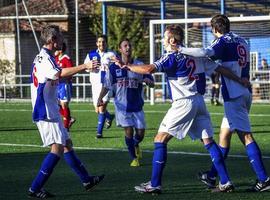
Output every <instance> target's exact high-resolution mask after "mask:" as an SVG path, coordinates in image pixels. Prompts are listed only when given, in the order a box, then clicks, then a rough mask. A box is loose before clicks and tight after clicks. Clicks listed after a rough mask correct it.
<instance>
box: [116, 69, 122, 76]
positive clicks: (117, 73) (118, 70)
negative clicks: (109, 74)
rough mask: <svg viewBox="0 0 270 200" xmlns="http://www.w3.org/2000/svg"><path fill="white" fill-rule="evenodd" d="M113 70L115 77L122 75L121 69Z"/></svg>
mask: <svg viewBox="0 0 270 200" xmlns="http://www.w3.org/2000/svg"><path fill="white" fill-rule="evenodd" d="M115 72H116V77H120V76H122V70H121V69H117V70H115Z"/></svg>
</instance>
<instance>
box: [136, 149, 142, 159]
mask: <svg viewBox="0 0 270 200" xmlns="http://www.w3.org/2000/svg"><path fill="white" fill-rule="evenodd" d="M135 155H136V157H137V158H139V159H141V158H142V151H141V149H140V147H139V146H135Z"/></svg>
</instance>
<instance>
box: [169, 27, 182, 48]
mask: <svg viewBox="0 0 270 200" xmlns="http://www.w3.org/2000/svg"><path fill="white" fill-rule="evenodd" d="M165 31H168V32H169V33H170V35H171V37H173V38H174V39H175V40H176V43H177V44H182V43H183V40H184V31H183V29H182V27H181V26H179V25H168V26H166V29H165Z"/></svg>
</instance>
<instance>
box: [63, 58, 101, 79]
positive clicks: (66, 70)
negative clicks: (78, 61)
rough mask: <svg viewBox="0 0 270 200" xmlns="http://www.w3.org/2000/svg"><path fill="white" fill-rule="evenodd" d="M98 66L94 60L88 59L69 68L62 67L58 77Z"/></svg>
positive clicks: (90, 69)
mask: <svg viewBox="0 0 270 200" xmlns="http://www.w3.org/2000/svg"><path fill="white" fill-rule="evenodd" d="M97 68H99V63H98V62H96V61H90V62H88V63H85V64H82V65H78V66H75V67H70V68H63V69H62V70H61V72H60V77H69V76H72V75H74V74H77V73H78V72H81V71H84V70H89V71H92V70H95V69H97Z"/></svg>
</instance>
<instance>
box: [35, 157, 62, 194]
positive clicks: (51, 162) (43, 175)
mask: <svg viewBox="0 0 270 200" xmlns="http://www.w3.org/2000/svg"><path fill="white" fill-rule="evenodd" d="M59 159H60V157H59V156H57V155H56V154H53V153H48V155H47V156H46V157H45V158H44V160H43V163H42V165H41V168H40V171H39V173H38V175H37V176H36V178H35V179H34V181H33V182H32V185H31V190H32V191H33V192H39V191H40V189H41V188H42V187H43V185H44V184H45V183H46V181H47V180H48V178H49V177H50V175H51V174H52V172H53V169H54V167H55V166H56V164H57V163H58V161H59Z"/></svg>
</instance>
